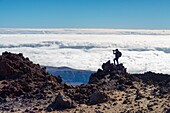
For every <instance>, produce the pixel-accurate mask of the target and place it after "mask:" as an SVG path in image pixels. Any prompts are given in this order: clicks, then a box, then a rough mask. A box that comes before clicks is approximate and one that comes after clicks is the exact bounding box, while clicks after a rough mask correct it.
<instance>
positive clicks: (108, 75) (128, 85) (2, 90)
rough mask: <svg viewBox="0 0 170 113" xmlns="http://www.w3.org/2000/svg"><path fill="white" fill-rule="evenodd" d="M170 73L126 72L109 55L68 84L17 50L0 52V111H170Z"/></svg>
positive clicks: (102, 112)
mask: <svg viewBox="0 0 170 113" xmlns="http://www.w3.org/2000/svg"><path fill="white" fill-rule="evenodd" d="M169 100H170V76H169V75H163V74H156V73H152V72H147V73H144V74H129V73H127V71H126V68H125V67H124V66H123V64H119V65H113V64H112V63H111V62H110V61H108V62H106V63H103V65H102V68H101V69H98V70H97V72H95V73H93V74H92V75H91V76H90V78H89V82H88V83H87V84H81V85H79V86H72V85H69V84H67V83H62V79H61V77H56V76H53V75H50V74H49V73H47V72H46V70H45V68H41V67H40V66H39V64H34V63H33V62H31V61H30V60H29V58H25V57H23V55H22V54H21V53H20V54H13V53H9V52H4V53H2V55H1V56H0V111H5V112H33V113H34V112H53V111H54V112H57V111H60V112H70V113H72V112H75V113H80V112H81V113H83V112H92V113H93V112H94V113H104V112H108V113H112V112H115V113H119V112H125V113H131V112H137V113H141V112H164V113H168V112H169V111H170V102H169Z"/></svg>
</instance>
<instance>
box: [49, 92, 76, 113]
mask: <svg viewBox="0 0 170 113" xmlns="http://www.w3.org/2000/svg"><path fill="white" fill-rule="evenodd" d="M74 107H76V103H75V102H74V101H73V100H71V99H70V98H69V97H67V96H65V95H64V94H62V93H60V92H59V94H58V95H57V97H56V98H55V100H54V102H53V103H52V104H50V105H49V106H48V107H47V111H51V110H52V111H53V110H61V109H67V108H74Z"/></svg>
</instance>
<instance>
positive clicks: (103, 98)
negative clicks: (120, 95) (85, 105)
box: [89, 91, 109, 105]
mask: <svg viewBox="0 0 170 113" xmlns="http://www.w3.org/2000/svg"><path fill="white" fill-rule="evenodd" d="M108 100H109V96H108V95H107V94H106V93H104V92H100V91H96V92H94V93H93V94H92V95H91V96H90V100H89V104H90V105H93V104H99V103H103V102H107V101H108Z"/></svg>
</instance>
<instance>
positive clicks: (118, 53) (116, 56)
mask: <svg viewBox="0 0 170 113" xmlns="http://www.w3.org/2000/svg"><path fill="white" fill-rule="evenodd" d="M113 54H115V58H114V60H113V61H114V65H116V62H117V65H118V64H119V61H118V59H119V57H121V56H122V53H121V52H120V51H119V50H118V49H116V50H113ZM115 61H116V62H115Z"/></svg>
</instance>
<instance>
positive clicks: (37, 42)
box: [0, 29, 170, 74]
mask: <svg viewBox="0 0 170 113" xmlns="http://www.w3.org/2000/svg"><path fill="white" fill-rule="evenodd" d="M116 48H118V49H119V50H120V51H121V52H122V57H121V58H120V62H121V63H123V64H124V66H125V67H126V68H127V70H128V72H130V73H143V72H146V71H153V72H158V73H166V74H170V31H167V30H114V29H45V30H44V29H0V52H1V53H2V52H4V51H9V52H15V53H23V54H24V56H26V57H29V58H30V59H31V60H32V61H33V62H35V63H39V64H40V65H44V66H53V67H63V66H66V67H71V68H74V69H81V70H92V71H96V70H97V69H98V68H100V67H101V65H102V63H103V62H106V61H108V60H111V61H112V62H113V57H114V56H113V54H112V50H113V49H116Z"/></svg>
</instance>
